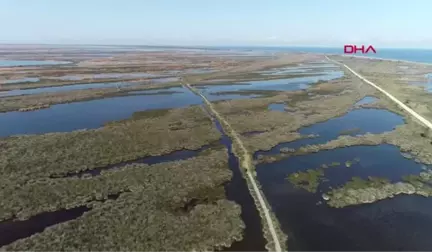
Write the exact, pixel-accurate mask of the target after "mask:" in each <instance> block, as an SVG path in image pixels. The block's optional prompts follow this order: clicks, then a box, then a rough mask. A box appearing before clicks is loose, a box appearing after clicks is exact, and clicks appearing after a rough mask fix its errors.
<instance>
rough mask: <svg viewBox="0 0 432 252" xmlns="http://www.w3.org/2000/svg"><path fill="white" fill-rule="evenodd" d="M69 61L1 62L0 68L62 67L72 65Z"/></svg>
mask: <svg viewBox="0 0 432 252" xmlns="http://www.w3.org/2000/svg"><path fill="white" fill-rule="evenodd" d="M70 63H71V62H68V61H54V60H0V67H16V66H39V65H60V64H70Z"/></svg>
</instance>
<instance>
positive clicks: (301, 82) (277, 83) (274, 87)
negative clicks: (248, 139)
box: [199, 71, 344, 101]
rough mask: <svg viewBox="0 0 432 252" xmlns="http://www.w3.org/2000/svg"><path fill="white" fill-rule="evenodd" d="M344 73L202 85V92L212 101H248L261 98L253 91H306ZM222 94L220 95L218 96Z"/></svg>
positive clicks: (333, 72) (329, 72) (336, 72)
mask: <svg viewBox="0 0 432 252" xmlns="http://www.w3.org/2000/svg"><path fill="white" fill-rule="evenodd" d="M343 75H344V73H343V72H342V71H327V72H323V74H322V75H319V76H307V77H298V78H289V79H274V80H257V81H246V82H237V83H232V85H217V84H213V85H211V84H210V85H200V86H199V88H200V89H201V92H202V93H203V94H204V95H205V96H206V97H207V98H208V99H209V100H210V101H218V100H229V99H241V98H243V99H246V98H253V97H259V96H260V95H259V94H258V93H257V94H253V91H263V90H264V91H294V90H300V89H306V88H308V87H309V86H310V85H313V84H314V83H317V82H318V81H329V80H333V79H338V78H341V77H343ZM233 91H234V92H236V91H247V92H249V91H250V94H247V93H245V95H242V94H224V92H233ZM218 93H220V94H218Z"/></svg>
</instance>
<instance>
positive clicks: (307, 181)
mask: <svg viewBox="0 0 432 252" xmlns="http://www.w3.org/2000/svg"><path fill="white" fill-rule="evenodd" d="M323 177H324V170H323V169H308V170H306V171H305V172H295V173H292V174H290V175H289V176H288V177H287V180H288V181H289V182H290V183H291V184H293V185H294V186H295V187H298V188H302V189H305V190H306V191H308V192H312V193H316V192H317V190H318V186H319V183H320V181H321V180H322V179H323Z"/></svg>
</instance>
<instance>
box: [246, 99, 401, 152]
mask: <svg viewBox="0 0 432 252" xmlns="http://www.w3.org/2000/svg"><path fill="white" fill-rule="evenodd" d="M284 105H285V104H278V105H273V106H278V107H279V109H280V107H281V106H284ZM377 122H378V123H377ZM403 123H404V120H403V118H402V117H401V116H399V115H397V114H395V113H392V112H390V111H388V110H384V109H355V110H351V111H349V112H348V113H347V114H345V115H343V116H341V117H335V118H332V119H330V120H327V121H325V122H320V123H317V124H313V125H310V126H307V127H303V128H301V129H300V130H299V132H300V134H302V135H309V134H314V135H318V137H315V138H305V139H300V140H297V141H293V142H287V143H281V144H279V145H277V146H275V147H273V148H272V149H271V150H269V151H259V152H256V153H255V155H254V156H255V157H256V156H258V155H260V154H261V155H267V154H278V153H279V150H280V149H281V148H284V147H287V148H295V149H296V148H299V147H301V146H304V145H308V144H322V143H326V142H327V141H329V140H332V139H336V138H337V137H338V136H339V135H340V134H346V135H351V136H355V135H364V134H366V133H372V134H378V133H383V132H386V131H391V130H393V129H394V128H395V127H396V126H397V125H401V124H403Z"/></svg>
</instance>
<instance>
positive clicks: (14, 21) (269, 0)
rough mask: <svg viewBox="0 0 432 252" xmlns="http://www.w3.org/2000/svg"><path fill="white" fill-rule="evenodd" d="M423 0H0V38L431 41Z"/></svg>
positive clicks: (431, 7)
mask: <svg viewBox="0 0 432 252" xmlns="http://www.w3.org/2000/svg"><path fill="white" fill-rule="evenodd" d="M431 11H432V1H430V0H411V1H402V0H363V1H350V0H345V1H342V0H298V1H297V0H215V1H210V0H0V42H3V43H83V44H86V43H89V44H151V45H158V44H169V45H265V46H281V45H282V46H284V45H288V46H292V45H298V46H341V45H343V44H359V43H363V44H372V45H374V46H380V47H432V32H430V25H431V24H432V15H431Z"/></svg>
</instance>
